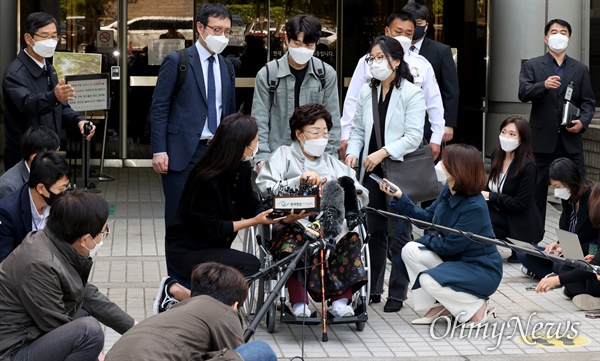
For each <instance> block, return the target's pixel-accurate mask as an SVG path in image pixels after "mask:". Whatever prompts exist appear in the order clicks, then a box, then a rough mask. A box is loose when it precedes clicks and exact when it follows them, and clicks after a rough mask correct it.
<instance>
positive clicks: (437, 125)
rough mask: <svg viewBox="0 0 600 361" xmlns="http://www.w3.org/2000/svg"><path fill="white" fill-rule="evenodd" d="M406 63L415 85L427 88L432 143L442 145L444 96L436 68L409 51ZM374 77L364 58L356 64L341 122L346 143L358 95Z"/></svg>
mask: <svg viewBox="0 0 600 361" xmlns="http://www.w3.org/2000/svg"><path fill="white" fill-rule="evenodd" d="M404 61H405V62H406V64H408V68H409V69H410V72H411V74H412V75H413V77H414V78H415V79H414V80H415V81H414V84H415V85H417V86H419V87H420V88H421V89H423V93H424V95H425V105H426V106H427V114H428V115H429V123H430V124H431V133H432V134H431V139H429V141H430V142H431V143H435V144H441V143H442V138H443V136H444V125H445V124H446V121H445V120H444V105H443V103H442V95H441V93H440V87H439V86H438V84H437V81H436V80H435V73H434V72H433V68H432V67H431V64H430V63H429V61H427V59H425V58H424V57H422V56H421V55H418V54H415V53H414V52H410V51H407V52H406V53H405V54H404ZM371 78H373V76H372V75H371V72H370V71H369V65H368V64H367V62H366V61H365V58H364V57H363V58H360V59H359V61H358V64H356V69H355V70H354V74H352V80H350V85H349V86H348V92H347V93H346V99H344V109H343V113H342V119H340V122H341V124H342V140H347V139H349V138H350V131H351V130H352V122H353V120H354V113H355V112H356V103H357V101H358V94H359V93H360V89H361V88H362V86H363V84H366V83H368V82H370V81H371Z"/></svg>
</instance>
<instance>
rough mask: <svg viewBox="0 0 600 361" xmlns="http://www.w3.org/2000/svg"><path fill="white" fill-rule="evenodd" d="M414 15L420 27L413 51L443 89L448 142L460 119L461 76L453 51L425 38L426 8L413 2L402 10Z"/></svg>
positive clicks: (445, 128) (428, 133) (445, 130)
mask: <svg viewBox="0 0 600 361" xmlns="http://www.w3.org/2000/svg"><path fill="white" fill-rule="evenodd" d="M402 10H403V11H406V12H408V13H410V14H412V15H413V16H414V17H415V20H416V21H417V26H416V27H415V31H414V33H413V37H412V46H411V47H410V50H411V51H413V52H415V53H417V54H419V55H421V56H422V57H424V58H425V59H427V60H428V61H429V63H431V67H432V68H433V72H434V73H435V77H436V79H437V81H438V84H439V86H440V92H441V93H442V103H443V104H444V120H445V121H446V125H445V127H444V137H443V138H442V141H444V142H449V141H450V140H452V137H454V128H456V126H457V119H458V91H459V90H458V74H457V73H456V64H455V63H454V59H453V57H452V50H451V49H450V47H449V46H448V45H446V44H442V43H440V42H437V41H435V40H431V39H429V38H427V37H425V33H426V32H427V27H428V26H429V24H428V22H427V19H429V10H428V9H427V6H425V5H421V4H418V3H416V2H411V3H408V4H406V5H405V6H404V7H403V8H402ZM424 136H425V138H426V139H429V138H430V136H431V129H430V128H429V127H425V134H424Z"/></svg>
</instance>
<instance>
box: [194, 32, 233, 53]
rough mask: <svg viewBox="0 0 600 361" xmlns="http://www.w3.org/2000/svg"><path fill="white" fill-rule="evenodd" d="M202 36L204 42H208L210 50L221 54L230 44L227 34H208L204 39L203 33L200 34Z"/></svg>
mask: <svg viewBox="0 0 600 361" xmlns="http://www.w3.org/2000/svg"><path fill="white" fill-rule="evenodd" d="M200 36H201V37H202V40H204V42H205V43H206V46H207V47H208V50H210V51H212V52H213V53H215V54H221V52H222V51H223V50H225V48H226V47H227V45H228V44H229V38H227V37H226V36H225V35H219V36H215V35H211V34H208V36H207V37H206V39H204V37H203V36H202V34H200Z"/></svg>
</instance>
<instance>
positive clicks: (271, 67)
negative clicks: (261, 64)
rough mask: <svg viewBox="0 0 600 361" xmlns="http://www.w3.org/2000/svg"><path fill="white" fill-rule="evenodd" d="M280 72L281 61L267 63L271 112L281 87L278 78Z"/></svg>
mask: <svg viewBox="0 0 600 361" xmlns="http://www.w3.org/2000/svg"><path fill="white" fill-rule="evenodd" d="M278 70H279V60H277V59H275V60H271V61H270V62H268V63H267V85H268V86H269V112H270V111H271V107H272V106H273V100H275V92H276V91H277V87H278V86H279V78H277V71H278Z"/></svg>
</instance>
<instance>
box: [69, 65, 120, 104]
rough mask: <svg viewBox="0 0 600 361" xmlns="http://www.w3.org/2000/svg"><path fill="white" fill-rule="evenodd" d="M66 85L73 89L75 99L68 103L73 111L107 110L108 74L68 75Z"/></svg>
mask: <svg viewBox="0 0 600 361" xmlns="http://www.w3.org/2000/svg"><path fill="white" fill-rule="evenodd" d="M65 80H66V82H67V84H71V85H72V86H73V88H75V99H74V100H71V101H69V105H70V106H71V108H73V110H75V111H78V112H86V111H90V110H105V109H108V108H109V105H110V104H109V101H108V99H109V94H110V80H109V74H108V73H101V74H85V75H68V76H66V77H65Z"/></svg>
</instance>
